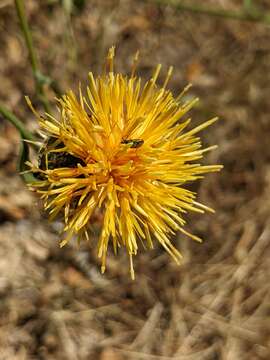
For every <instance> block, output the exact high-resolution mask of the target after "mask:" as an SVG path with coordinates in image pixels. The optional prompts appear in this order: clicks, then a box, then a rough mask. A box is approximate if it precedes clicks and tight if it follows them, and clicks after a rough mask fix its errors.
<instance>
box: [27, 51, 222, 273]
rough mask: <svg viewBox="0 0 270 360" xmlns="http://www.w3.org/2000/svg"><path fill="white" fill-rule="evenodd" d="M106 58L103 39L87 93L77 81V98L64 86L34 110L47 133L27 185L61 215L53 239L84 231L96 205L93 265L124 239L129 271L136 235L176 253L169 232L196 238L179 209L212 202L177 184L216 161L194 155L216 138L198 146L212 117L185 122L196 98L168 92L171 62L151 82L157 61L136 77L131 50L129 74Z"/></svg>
mask: <svg viewBox="0 0 270 360" xmlns="http://www.w3.org/2000/svg"><path fill="white" fill-rule="evenodd" d="M113 59H114V48H111V49H110V50H109V53H108V56H107V61H106V66H105V71H104V74H103V75H102V76H100V77H97V78H96V79H95V78H94V76H93V74H92V73H90V74H89V87H88V88H87V97H84V96H83V95H82V92H81V90H80V95H79V98H77V97H76V96H75V95H74V93H73V92H72V91H69V92H68V93H67V94H66V95H64V96H63V97H62V98H61V99H59V100H58V102H59V115H58V116H57V117H53V116H51V115H49V114H46V116H45V117H43V116H39V115H38V114H37V113H36V112H35V114H36V115H37V117H38V119H39V123H40V126H41V130H42V131H43V133H44V134H45V135H46V137H47V139H48V140H47V143H45V145H44V146H43V148H42V150H41V154H40V159H39V166H34V165H32V164H31V171H32V172H33V173H34V174H35V175H36V177H37V181H36V182H34V183H32V184H31V186H32V188H33V189H34V190H36V191H37V192H38V193H39V194H41V197H42V198H43V199H44V204H45V205H44V206H45V209H46V210H49V213H50V217H51V218H54V217H55V216H56V215H61V216H62V217H63V220H64V223H65V226H64V232H65V234H66V235H65V238H64V240H63V241H62V242H61V246H63V245H65V244H66V243H67V242H68V241H69V240H70V239H71V237H72V236H73V235H76V236H77V237H78V239H79V240H80V239H81V238H82V237H85V238H86V239H89V231H90V230H91V222H92V221H93V216H95V214H96V213H97V212H98V211H101V212H102V214H103V220H102V221H103V224H102V228H101V232H100V236H99V242H98V256H99V257H101V259H102V267H101V270H102V272H104V271H105V263H106V254H107V248H108V244H109V242H111V243H112V245H113V248H114V251H115V253H116V252H117V249H118V247H125V248H126V251H127V253H128V254H129V257H130V272H131V276H132V278H134V270H133V263H132V256H133V255H136V254H137V251H138V239H140V240H141V241H142V243H143V244H144V245H146V247H147V248H152V247H153V242H154V241H157V242H159V243H160V244H161V245H162V246H163V247H164V249H165V250H166V251H167V252H168V253H169V254H170V255H171V256H172V257H173V258H174V260H175V261H176V262H179V260H180V258H181V254H180V253H179V251H178V250H177V249H176V248H175V247H174V245H173V244H172V242H171V240H170V238H171V237H172V235H174V234H175V232H176V231H181V232H182V233H184V234H187V235H189V236H191V237H192V238H193V239H195V240H199V241H200V239H199V238H197V237H196V236H194V235H191V234H189V233H187V232H186V231H185V230H184V229H183V226H184V224H185V220H184V218H183V214H184V213H185V212H187V211H189V210H191V211H196V212H201V213H202V212H204V211H205V210H208V211H211V209H210V208H208V207H206V206H204V205H202V204H200V203H198V202H196V194H195V193H193V192H191V191H189V190H187V189H185V188H184V187H183V185H185V184H186V183H188V182H191V181H194V180H196V179H199V178H202V174H203V173H207V172H213V171H218V170H220V169H221V166H219V165H211V166H201V165H200V164H198V162H197V161H198V160H199V159H201V158H202V157H203V153H205V152H207V151H209V150H211V149H213V148H214V147H215V146H212V147H209V148H206V149H202V145H201V141H200V138H199V137H197V133H198V132H199V131H200V130H202V129H204V128H206V127H207V126H209V125H211V124H212V123H213V122H215V121H216V120H217V119H216V118H214V119H211V120H209V121H207V122H204V123H203V124H202V125H200V126H198V127H196V128H194V129H192V130H188V131H187V130H186V127H187V126H188V124H189V123H190V119H188V120H181V119H182V118H183V116H184V115H185V114H186V113H187V112H188V111H189V110H190V109H191V108H192V107H193V106H194V104H195V103H196V102H197V99H193V100H190V101H187V102H183V101H182V100H181V99H182V95H183V93H182V94H180V95H179V96H178V97H176V98H175V97H174V96H173V94H172V93H171V91H169V90H167V89H166V86H167V83H168V81H169V78H170V76H171V73H172V68H170V69H169V71H168V74H167V78H166V80H165V82H164V84H163V86H162V87H159V86H158V85H156V80H157V78H158V75H159V72H160V68H161V66H160V65H158V66H157V68H156V69H155V71H154V74H153V76H152V78H151V79H150V80H149V81H147V82H146V83H145V84H143V82H142V80H141V79H140V78H138V77H136V75H135V69H136V64H137V60H138V56H137V54H136V56H135V58H134V63H133V67H132V72H131V75H130V76H126V75H122V74H118V73H115V72H114V69H113ZM28 102H29V100H28ZM29 104H30V102H29ZM30 106H31V104H30ZM33 111H34V110H33ZM194 161H196V162H195V163H194Z"/></svg>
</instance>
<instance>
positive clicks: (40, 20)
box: [0, 0, 270, 360]
mask: <svg viewBox="0 0 270 360" xmlns="http://www.w3.org/2000/svg"><path fill="white" fill-rule="evenodd" d="M208 2H209V3H212V2H211V1H208ZM219 3H220V4H221V5H222V6H224V7H229V6H232V5H233V4H232V3H233V2H232V1H228V0H224V1H220V2H219ZM27 11H28V14H29V18H30V23H31V25H32V28H33V34H34V40H35V43H36V45H37V48H38V51H39V54H40V60H41V63H42V68H43V70H44V71H45V72H46V73H47V74H49V75H50V76H51V77H53V78H56V79H57V80H58V81H59V82H60V84H61V87H62V88H69V87H72V88H73V89H76V88H77V85H78V83H79V81H82V82H85V80H86V78H87V73H88V71H89V70H90V69H94V70H95V71H98V70H99V68H100V65H101V64H100V59H103V56H104V52H105V51H106V49H107V48H108V47H109V46H110V45H111V44H116V46H117V54H118V56H117V62H118V68H119V69H120V70H124V71H126V70H127V69H128V66H129V64H130V62H131V58H132V54H133V53H134V52H135V51H136V50H137V49H141V51H142V59H141V68H140V72H141V75H142V76H147V75H149V73H150V71H151V67H152V66H153V65H154V64H156V63H158V62H162V63H163V64H164V65H165V67H166V66H169V65H173V66H174V67H175V76H174V78H173V80H172V81H171V87H172V89H174V90H175V91H178V90H179V89H181V88H183V86H184V85H186V83H188V82H189V81H192V82H193V84H194V87H193V89H192V91H191V92H190V95H191V96H195V95H199V96H200V97H201V104H200V106H199V107H198V108H197V109H196V110H195V111H194V112H193V117H194V123H198V122H199V121H202V120H205V119H206V118H208V117H210V116H212V115H216V114H218V115H219V116H220V117H221V119H222V120H221V121H220V123H219V124H217V125H215V126H214V127H213V128H211V129H210V130H209V131H208V132H207V133H206V132H205V133H204V134H203V140H204V142H205V144H214V143H216V144H219V149H218V150H217V151H215V152H213V153H212V154H210V155H209V156H208V159H207V162H209V163H223V164H224V170H223V171H222V173H221V174H214V175H209V176H207V177H206V178H205V179H204V180H203V181H202V182H201V184H200V185H199V186H198V185H193V186H192V188H193V189H196V190H197V191H198V193H199V200H200V201H201V202H203V203H206V204H208V205H210V206H212V207H214V208H215V209H216V211H217V212H216V215H214V216H213V215H205V216H201V215H197V214H196V215H192V216H191V215H189V216H188V217H187V219H188V226H187V229H188V230H192V232H193V233H195V234H197V235H199V236H201V237H203V238H204V239H205V242H204V243H203V244H202V245H198V244H197V243H192V242H191V241H190V240H189V239H187V238H184V237H183V236H182V235H181V236H179V238H177V239H176V241H177V242H178V244H179V248H181V249H182V252H183V253H184V262H183V264H182V266H180V267H177V266H176V265H175V264H173V263H172V262H171V259H170V258H169V257H168V256H167V255H166V254H164V253H163V251H162V250H161V249H159V248H156V249H155V250H154V251H152V252H148V253H145V252H144V251H143V250H142V253H141V254H140V255H139V256H137V258H136V259H135V267H136V274H137V278H136V281H134V282H132V281H131V280H130V279H129V275H128V264H127V260H126V259H125V256H124V254H120V255H119V256H118V257H117V258H115V257H114V256H111V257H110V261H109V263H108V270H107V273H106V274H105V275H104V276H102V275H100V272H99V268H98V266H99V264H98V260H97V259H96V253H95V250H94V246H93V249H90V251H89V247H88V244H83V245H82V247H81V248H80V249H79V250H78V249H77V248H76V246H75V244H71V245H70V246H68V247H66V248H64V249H61V250H60V249H59V248H58V236H57V230H58V229H59V227H61V224H58V223H54V224H51V225H49V224H48V223H47V221H46V217H45V216H43V214H40V211H39V209H38V203H37V200H36V198H35V197H34V196H33V195H32V194H30V193H29V192H28V190H27V189H26V188H25V185H24V184H23V183H22V181H21V180H20V179H19V177H18V175H17V173H16V169H15V167H16V156H17V152H18V142H19V139H18V136H17V134H16V131H15V130H14V129H13V128H12V127H11V126H9V125H8V124H7V123H6V122H4V121H3V120H2V119H1V123H0V127H1V133H0V163H1V170H0V179H1V180H0V181H1V182H0V298H1V300H0V359H1V360H2V359H3V360H4V359H5V360H11V359H16V360H22V359H27V360H28V359H46V360H55V359H67V360H81V359H100V360H121V359H134V360H140V359H142V360H144V359H150V360H152V359H153V360H157V359H160V360H162V359H163V360H165V359H175V360H176V359H179V360H197V359H198V360H205V359H211V360H212V359H226V360H238V359H241V360H242V359H243V360H245V359H247V360H249V359H269V358H270V324H269V319H268V318H269V313H270V297H269V285H268V284H269V280H270V264H269V255H270V246H269V241H270V223H269V218H270V217H269V215H270V195H269V194H270V166H269V160H270V148H269V133H270V120H269V116H270V115H269V114H270V108H269V107H270V106H269V99H268V97H269V83H270V82H269V80H270V42H269V29H268V28H267V27H266V26H263V25H259V24H256V25H255V24H249V23H238V22H232V21H223V20H221V19H213V18H211V19H210V18H208V17H205V16H194V15H188V14H180V13H178V14H177V13H175V12H174V11H173V10H172V9H171V8H169V7H168V8H160V7H157V6H155V5H153V4H147V3H146V2H143V1H136V2H135V1H131V0H127V1H114V0H107V1H89V2H87V5H86V7H85V9H83V11H82V12H77V13H76V14H74V15H72V17H71V22H70V18H69V16H67V14H66V13H65V12H64V11H63V7H62V6H61V5H60V4H59V3H58V2H57V1H43V2H37V1H34V0H29V1H27ZM0 29H1V32H0V41H1V55H0V68H1V74H0V79H1V87H0V98H1V100H2V101H4V102H5V103H6V104H7V105H8V106H9V107H10V108H11V109H13V111H14V112H15V113H16V114H17V115H18V116H20V117H22V118H23V119H25V122H26V123H27V125H28V128H29V129H34V128H36V124H35V122H34V119H33V116H32V114H31V113H30V112H29V110H28V109H27V107H26V105H25V102H24V99H23V96H24V95H25V94H29V95H30V96H31V97H32V98H34V93H33V81H32V78H31V69H30V67H29V65H28V62H27V52H26V49H25V47H24V44H23V39H22V37H21V34H20V32H19V28H18V21H17V19H16V16H15V11H14V6H13V3H12V2H11V1H4V2H3V4H2V3H1V5H0ZM165 72H166V71H164V76H165ZM49 96H50V97H51V98H52V96H53V94H51V93H49ZM36 105H37V106H38V104H36ZM95 241H96V239H95V236H93V243H95Z"/></svg>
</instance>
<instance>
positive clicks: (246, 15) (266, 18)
mask: <svg viewBox="0 0 270 360" xmlns="http://www.w3.org/2000/svg"><path fill="white" fill-rule="evenodd" d="M151 1H154V2H155V3H157V4H160V5H170V6H173V7H174V8H175V9H176V10H179V11H186V12H192V13H196V14H201V15H209V16H214V17H221V18H226V19H231V20H241V21H251V22H259V23H264V24H270V14H265V13H262V12H261V11H258V10H256V11H255V9H254V8H253V9H252V11H247V10H244V11H231V10H223V9H210V8H208V7H206V6H201V5H188V4H184V3H182V2H175V1H171V0H151Z"/></svg>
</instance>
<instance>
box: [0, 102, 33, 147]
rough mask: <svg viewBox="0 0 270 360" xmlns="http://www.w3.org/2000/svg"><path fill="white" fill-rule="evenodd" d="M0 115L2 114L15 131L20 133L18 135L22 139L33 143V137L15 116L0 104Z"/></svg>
mask: <svg viewBox="0 0 270 360" xmlns="http://www.w3.org/2000/svg"><path fill="white" fill-rule="evenodd" d="M0 114H2V115H3V116H4V117H5V118H6V119H7V120H8V121H9V122H10V123H11V124H13V125H14V126H15V127H16V129H17V130H18V131H19V132H20V135H21V137H22V138H23V139H25V140H29V141H35V140H36V139H35V137H34V135H33V134H32V133H31V132H30V131H28V130H27V129H26V128H25V126H24V124H23V123H22V122H21V120H19V119H18V118H17V116H15V115H14V114H13V113H12V112H11V111H9V110H8V109H7V108H6V107H4V106H3V105H1V104H0Z"/></svg>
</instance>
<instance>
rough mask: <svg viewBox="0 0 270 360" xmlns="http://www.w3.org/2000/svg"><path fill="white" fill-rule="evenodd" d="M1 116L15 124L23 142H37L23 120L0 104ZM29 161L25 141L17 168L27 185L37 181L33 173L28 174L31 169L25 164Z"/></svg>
mask: <svg viewBox="0 0 270 360" xmlns="http://www.w3.org/2000/svg"><path fill="white" fill-rule="evenodd" d="M0 114H2V115H3V116H4V117H5V118H6V120H8V121H9V122H10V123H11V124H13V125H14V126H15V127H16V129H17V130H18V131H19V133H20V135H21V138H22V139H23V140H29V141H36V139H35V137H34V135H33V134H32V133H31V132H30V131H28V130H27V129H26V128H25V126H24V124H23V123H22V122H21V120H19V119H18V118H17V116H15V115H14V114H13V113H12V112H11V111H9V110H8V109H7V108H6V107H4V106H3V105H1V104H0ZM31 145H32V146H35V147H38V145H35V144H34V143H31ZM28 160H29V147H28V144H27V143H26V142H25V141H21V144H20V151H19V156H18V164H17V168H18V171H19V172H20V175H21V177H22V178H23V180H24V181H25V182H26V183H31V182H33V181H35V178H34V177H33V175H32V174H31V173H29V172H28V170H29V169H28V168H27V166H26V165H25V162H26V161H28Z"/></svg>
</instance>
